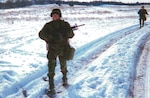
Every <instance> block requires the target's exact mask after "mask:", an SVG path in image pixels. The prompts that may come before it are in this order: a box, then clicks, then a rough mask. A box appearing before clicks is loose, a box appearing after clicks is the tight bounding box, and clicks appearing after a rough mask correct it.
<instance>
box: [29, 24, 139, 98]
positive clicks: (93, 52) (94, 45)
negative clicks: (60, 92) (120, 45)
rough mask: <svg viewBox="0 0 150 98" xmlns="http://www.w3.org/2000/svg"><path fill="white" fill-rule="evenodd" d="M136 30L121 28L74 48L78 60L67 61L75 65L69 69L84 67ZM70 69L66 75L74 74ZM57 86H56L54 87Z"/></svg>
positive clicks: (133, 27)
mask: <svg viewBox="0 0 150 98" xmlns="http://www.w3.org/2000/svg"><path fill="white" fill-rule="evenodd" d="M137 30H139V29H138V27H137V25H135V26H132V27H128V28H125V29H123V30H119V31H116V32H113V33H111V34H109V35H107V36H105V37H103V38H99V39H97V40H95V41H92V42H91V43H88V44H87V45H84V46H82V47H80V48H78V49H76V53H75V56H74V59H75V61H78V62H74V61H71V62H69V64H68V66H71V67H72V65H76V66H73V67H74V68H71V69H74V70H75V69H76V70H78V69H79V68H78V66H80V65H81V66H82V67H81V69H84V67H86V65H87V64H88V63H90V62H92V60H93V59H95V58H97V57H98V56H99V55H100V54H101V53H103V52H104V51H107V49H108V48H109V47H111V46H112V45H113V44H115V43H116V42H118V41H119V40H120V39H122V38H124V37H125V36H128V35H129V34H131V33H133V32H135V31H137ZM104 40H105V42H104ZM81 54H82V55H81ZM71 69H69V75H68V77H73V76H74V74H75V73H71V72H74V71H71ZM56 81H58V80H56ZM59 81H61V80H60V78H59ZM55 85H61V83H60V82H57V84H55ZM58 88H59V86H58ZM58 88H57V87H56V89H58ZM29 98H32V97H29Z"/></svg>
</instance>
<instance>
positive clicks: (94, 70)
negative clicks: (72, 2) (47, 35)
mask: <svg viewBox="0 0 150 98" xmlns="http://www.w3.org/2000/svg"><path fill="white" fill-rule="evenodd" d="M56 7H58V6H57V5H34V6H30V7H25V8H16V9H5V10H0V98H23V94H22V91H23V90H26V91H27V98H45V96H44V90H45V88H47V86H48V83H47V82H45V81H43V80H42V77H43V76H46V74H47V59H46V53H47V51H46V46H45V42H44V41H42V40H41V39H39V37H38V32H39V31H40V29H41V28H42V27H43V25H44V24H45V23H46V22H48V21H50V20H51V18H50V17H49V15H50V12H51V10H52V9H53V8H56ZM140 7H141V6H113V5H103V6H77V5H76V6H74V7H70V6H68V5H62V6H61V7H60V9H61V10H62V14H63V19H64V20H66V21H68V22H69V23H70V24H71V25H72V26H73V25H75V24H79V25H80V24H85V26H83V27H80V28H78V30H76V31H74V32H75V37H74V38H73V39H71V40H70V43H71V45H72V46H73V47H75V48H76V52H75V55H74V59H73V60H71V61H68V62H67V63H68V64H67V65H68V70H69V72H68V80H69V84H70V86H69V88H68V89H65V88H63V87H62V86H61V82H62V81H61V77H62V74H61V72H60V69H59V67H60V66H59V62H58V65H57V67H56V75H55V86H56V91H62V92H61V93H59V94H57V98H129V97H130V98H133V97H134V98H150V95H148V94H149V91H150V89H149V88H150V87H149V84H150V78H149V74H150V73H149V72H148V69H150V68H149V64H150V63H149V60H148V57H149V56H150V54H149V49H150V48H149V47H150V45H149V43H150V42H149V40H148V39H149V37H150V36H149V35H150V23H149V21H150V17H149V16H148V19H147V22H146V25H145V27H143V28H141V29H139V21H138V14H137V12H138V10H139V8H140ZM145 7H146V8H147V10H148V12H150V6H145ZM145 43H146V45H145ZM142 50H143V51H142ZM145 58H146V59H145ZM137 66H138V67H137ZM136 67H137V68H136ZM146 71H147V73H146ZM136 73H137V74H136ZM134 80H135V82H134ZM133 82H134V83H133ZM134 85H135V87H134ZM139 96H140V97H139ZM145 96H146V97H145Z"/></svg>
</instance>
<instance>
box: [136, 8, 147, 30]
mask: <svg viewBox="0 0 150 98" xmlns="http://www.w3.org/2000/svg"><path fill="white" fill-rule="evenodd" d="M138 14H139V17H140V19H139V20H140V28H141V27H143V26H144V21H146V14H147V15H148V13H147V10H146V9H145V8H144V6H142V7H141V9H140V10H139V11H138Z"/></svg>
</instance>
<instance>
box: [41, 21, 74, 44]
mask: <svg viewBox="0 0 150 98" xmlns="http://www.w3.org/2000/svg"><path fill="white" fill-rule="evenodd" d="M73 36H74V33H73V30H72V28H71V26H70V24H69V23H68V22H65V21H64V20H55V21H50V22H48V23H46V24H45V25H44V27H43V28H42V29H41V31H40V32H39V37H40V38H41V39H43V40H45V41H46V42H47V43H48V45H49V46H53V45H61V46H64V45H66V44H68V39H69V38H72V37H73Z"/></svg>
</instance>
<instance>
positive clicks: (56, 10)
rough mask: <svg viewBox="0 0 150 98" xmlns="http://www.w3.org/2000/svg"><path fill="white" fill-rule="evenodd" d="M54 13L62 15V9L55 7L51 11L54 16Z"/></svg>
mask: <svg viewBox="0 0 150 98" xmlns="http://www.w3.org/2000/svg"><path fill="white" fill-rule="evenodd" d="M53 14H58V15H59V16H60V17H61V11H60V9H57V8H56V9H53V10H52V12H51V14H50V16H51V17H52V15H53Z"/></svg>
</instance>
